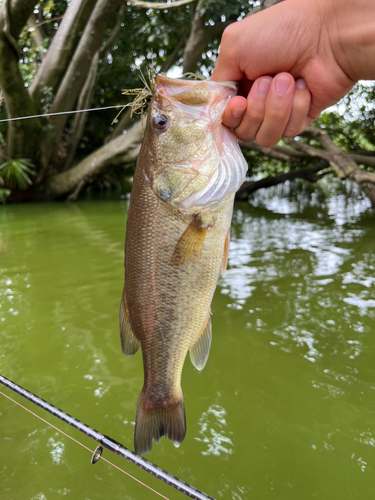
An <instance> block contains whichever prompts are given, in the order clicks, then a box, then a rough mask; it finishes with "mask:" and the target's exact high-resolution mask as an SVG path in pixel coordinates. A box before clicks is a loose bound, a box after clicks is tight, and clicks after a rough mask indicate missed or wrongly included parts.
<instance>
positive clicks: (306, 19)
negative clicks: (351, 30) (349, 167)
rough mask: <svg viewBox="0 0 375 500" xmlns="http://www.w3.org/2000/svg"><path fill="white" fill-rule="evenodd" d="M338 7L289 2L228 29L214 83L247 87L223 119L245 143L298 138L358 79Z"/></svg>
mask: <svg viewBox="0 0 375 500" xmlns="http://www.w3.org/2000/svg"><path fill="white" fill-rule="evenodd" d="M359 1H360V3H362V2H364V3H366V2H367V3H368V4H369V3H370V2H371V3H373V4H375V2H373V1H372V0H359ZM335 3H337V2H334V1H332V2H328V1H327V0H304V1H303V2H302V1H301V0H287V1H285V2H282V3H280V4H277V5H275V6H274V7H270V8H268V9H266V10H264V11H261V12H259V13H258V14H255V15H253V16H250V17H248V18H245V19H244V20H242V21H239V22H237V23H233V24H232V25H230V26H229V27H228V28H227V29H226V30H225V31H224V34H223V38H222V42H221V48H220V53H219V57H218V60H217V63H216V66H215V69H214V71H213V73H212V77H211V79H212V80H216V81H226V80H235V81H239V82H240V84H241V90H242V96H241V95H238V96H236V97H234V98H232V99H231V100H230V101H229V102H228V104H227V107H226V111H225V113H224V115H223V123H224V124H225V125H226V126H228V127H230V128H233V129H234V131H235V133H236V135H237V137H238V138H239V139H241V140H243V141H246V142H251V141H253V140H255V139H256V140H257V142H258V143H259V144H260V145H262V146H273V145H274V144H276V143H277V142H278V141H279V140H280V138H281V137H282V136H286V137H289V136H293V135H297V134H298V133H300V132H302V130H303V129H304V128H305V127H306V126H307V125H308V124H309V123H310V122H311V121H313V120H315V119H316V118H318V117H319V115H320V113H321V112H322V111H323V110H324V109H326V108H327V107H329V106H331V105H333V104H335V103H337V102H338V101H339V100H340V99H341V98H342V97H343V96H344V95H345V94H346V93H347V92H348V91H349V90H350V89H351V87H352V86H353V85H354V83H355V82H356V81H357V79H358V78H359V73H360V71H361V69H358V68H356V69H354V70H353V64H351V65H350V64H349V65H348V64H347V62H346V61H345V59H344V58H343V56H342V54H341V53H340V44H341V43H342V41H343V36H342V35H341V34H340V30H339V29H338V28H337V26H336V24H337V20H338V17H337V12H336V11H335V10H334V9H333V8H331V6H330V4H335ZM345 3H346V4H349V3H350V2H349V1H348V0H344V1H343V2H340V6H339V7H340V8H341V9H342V10H343V11H345V9H344V7H343V4H345ZM327 4H328V7H326V6H327ZM359 8H360V7H359ZM340 12H341V11H340ZM348 12H350V10H349V11H348ZM344 13H345V12H344ZM340 15H343V14H342V13H341V14H340ZM358 24H360V23H359V21H358ZM362 26H363V24H362ZM340 28H341V29H342V25H340ZM362 29H363V28H362ZM268 75H276V76H274V77H272V76H268ZM294 79H295V80H294ZM267 87H268V88H267Z"/></svg>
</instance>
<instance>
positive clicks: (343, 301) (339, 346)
mask: <svg viewBox="0 0 375 500" xmlns="http://www.w3.org/2000/svg"><path fill="white" fill-rule="evenodd" d="M127 205H128V204H127V201H126V200H115V201H103V200H102V201H82V202H79V203H76V204H40V205H37V204H36V205H22V206H21V205H19V206H4V207H0V373H1V374H2V375H4V376H5V377H7V378H10V379H12V380H14V381H15V382H17V383H19V384H21V385H23V386H24V387H26V388H27V389H29V390H31V391H32V392H34V393H36V394H38V395H39V396H41V397H42V398H44V399H46V400H48V401H49V402H51V403H52V404H54V405H56V406H58V407H60V408H62V409H63V410H65V411H66V412H68V413H70V414H72V415H74V416H75V417H77V418H79V419H80V420H83V421H84V422H86V423H87V424H89V425H91V426H92V427H94V428H96V429H98V430H99V431H101V432H103V433H104V434H107V435H109V436H111V437H113V438H114V439H116V440H118V441H120V442H122V443H123V444H124V445H125V446H127V447H129V448H132V441H133V430H134V417H135V408H136V402H137V398H138V394H139V392H140V389H141V386H142V361H141V356H140V354H139V353H138V354H137V355H136V356H134V357H132V358H126V357H124V356H123V355H122V353H121V348H120V343H119V334H118V306H119V302H120V296H121V291H122V285H123V242H124V237H125V221H126V214H127ZM374 224H375V219H374V215H373V214H372V213H371V211H370V209H369V204H368V203H367V201H366V200H360V201H358V200H357V197H356V196H354V195H353V196H348V195H347V194H336V195H328V196H323V194H322V192H321V191H316V192H314V193H313V194H312V195H309V196H306V194H305V193H303V192H301V191H298V192H296V193H293V192H292V191H291V190H289V191H288V192H286V191H285V190H282V189H275V190H272V191H267V194H266V195H264V194H262V193H259V194H257V195H256V196H255V197H254V198H253V199H252V201H251V203H250V204H249V203H240V204H236V205H235V210H234V218H233V226H232V235H231V248H230V256H229V267H228V271H227V274H226V276H225V278H224V279H223V278H220V281H219V286H218V288H217V291H216V294H215V297H214V301H213V306H212V311H213V317H212V323H213V344H212V348H211V353H210V357H209V360H208V363H207V366H206V368H205V369H204V370H203V371H202V372H201V373H198V372H197V371H196V370H195V369H194V368H193V366H192V365H191V363H190V361H189V359H187V361H186V363H185V367H184V372H183V379H182V387H183V392H184V398H185V407H186V413H187V435H186V439H185V441H184V442H183V444H182V445H181V447H180V448H179V449H175V448H174V446H173V444H172V443H170V442H169V441H168V440H165V439H163V440H162V441H161V443H160V444H159V445H158V446H156V445H154V447H153V450H152V452H151V453H150V454H149V455H148V456H147V458H149V459H150V460H151V461H153V462H155V463H157V464H158V465H160V466H161V467H163V468H165V469H167V470H168V471H170V472H171V473H172V474H175V475H177V476H179V477H181V478H182V479H184V480H185V481H187V482H190V483H192V484H193V485H195V486H196V487H198V488H200V489H202V490H204V491H205V492H207V493H208V494H210V495H212V496H214V497H216V498H218V499H220V498H223V499H224V498H227V499H233V500H240V499H242V500H245V499H249V500H250V499H251V500H252V499H257V500H269V499H270V500H272V499H275V500H284V499H285V500H294V499H295V500H301V499H304V500H310V499H315V498H317V499H319V500H331V499H332V498H339V499H340V500H352V499H356V498H358V499H361V500H363V499H366V498H371V497H372V496H373V492H374V488H375V328H374V327H375V252H374V248H375V230H374ZM0 389H1V388H0ZM1 390H2V391H3V392H6V393H7V394H9V395H11V396H12V397H14V398H15V399H17V400H18V401H20V402H22V403H23V404H25V405H26V406H28V407H29V408H31V409H32V410H33V411H36V413H38V414H39V415H41V416H42V417H44V418H46V419H47V420H48V421H50V422H52V423H53V424H55V425H57V426H58V427H60V428H61V429H63V430H64V431H65V432H67V433H69V434H70V435H72V436H74V437H75V438H77V439H79V440H80V441H82V442H83V443H84V444H86V445H87V446H89V447H90V448H91V449H93V448H95V443H93V442H92V441H91V440H89V439H88V438H85V436H82V435H81V434H79V433H78V432H76V431H74V430H73V429H71V428H70V427H68V426H66V425H65V424H63V423H61V422H60V421H58V420H57V419H54V418H53V417H51V416H49V415H48V414H45V413H44V412H43V411H42V410H39V409H35V408H33V407H32V406H31V404H29V403H27V402H24V401H22V400H21V398H19V397H17V396H13V395H12V394H11V393H10V391H9V390H6V389H5V388H4V389H1ZM0 446H1V454H0V488H1V493H0V496H1V499H2V500H3V499H4V500H21V499H22V500H25V499H30V500H55V499H59V498H61V499H63V498H64V499H65V498H66V499H72V500H73V499H74V500H76V499H80V500H81V499H82V500H99V499H111V500H116V499H121V500H122V499H134V500H135V499H153V498H157V497H156V495H155V494H154V493H152V492H149V491H147V490H146V489H144V488H143V487H142V486H141V485H139V484H137V483H135V482H134V481H132V480H131V479H129V478H127V477H126V476H124V475H123V474H121V473H120V472H118V471H116V470H115V469H113V468H111V467H110V466H108V465H107V464H105V463H104V462H99V463H98V464H96V465H95V466H92V465H91V464H90V454H89V453H88V452H87V451H86V450H84V449H82V448H80V447H79V446H78V445H76V444H75V443H73V442H71V441H69V440H68V439H67V438H65V437H64V436H62V435H60V434H59V433H57V432H56V431H55V430H54V429H52V428H50V427H48V426H47V425H45V424H44V423H42V422H40V421H38V420H37V419H36V418H35V417H33V416H32V415H30V414H28V413H26V412H25V411H24V410H22V409H21V408H19V407H17V406H15V405H14V404H13V403H11V402H9V401H8V400H6V399H5V398H3V397H2V396H0ZM105 456H106V458H108V459H110V460H112V461H113V462H114V463H116V464H117V465H119V466H121V467H122V468H124V469H126V470H127V471H128V472H129V473H131V474H132V475H135V476H136V477H138V478H140V479H141V480H142V481H145V482H147V484H149V485H150V486H152V487H155V488H157V489H158V491H160V492H162V493H163V494H164V495H166V496H167V497H168V498H170V499H182V498H183V495H182V494H180V493H177V492H175V491H173V490H172V489H170V488H169V487H167V486H165V485H163V484H159V482H158V481H157V480H155V479H154V478H150V477H149V476H148V475H147V474H146V473H143V472H142V471H139V470H137V469H136V468H135V467H133V466H132V465H130V464H128V463H127V462H125V461H123V460H122V459H120V458H119V457H115V456H112V455H110V453H109V452H106V451H105Z"/></svg>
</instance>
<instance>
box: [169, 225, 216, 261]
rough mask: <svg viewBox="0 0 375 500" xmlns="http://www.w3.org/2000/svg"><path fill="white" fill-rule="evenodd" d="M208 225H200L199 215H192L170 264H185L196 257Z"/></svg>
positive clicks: (202, 244)
mask: <svg viewBox="0 0 375 500" xmlns="http://www.w3.org/2000/svg"><path fill="white" fill-rule="evenodd" d="M207 230H208V227H202V222H201V220H200V218H199V217H194V219H193V220H192V222H191V223H190V224H189V226H188V227H187V229H186V230H185V231H184V233H183V235H182V236H181V238H180V240H179V242H178V243H177V245H176V248H175V250H174V252H173V255H172V259H171V260H172V264H173V265H181V264H187V263H188V262H189V261H191V260H194V259H196V258H198V257H199V256H200V255H201V253H202V251H203V247H204V242H205V239H206V235H207Z"/></svg>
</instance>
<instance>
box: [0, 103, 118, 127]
mask: <svg viewBox="0 0 375 500" xmlns="http://www.w3.org/2000/svg"><path fill="white" fill-rule="evenodd" d="M124 107H125V106H124V105H123V104H117V105H116V106H105V107H104V108H90V109H77V110H75V111H59V112H58V113H46V114H45V115H32V116H19V117H17V118H6V119H5V120H0V123H1V122H13V121H15V120H28V119H31V118H42V117H43V116H57V115H73V114H75V113H85V112H86V111H103V110H104V109H114V108H124Z"/></svg>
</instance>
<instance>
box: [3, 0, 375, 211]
mask: <svg viewBox="0 0 375 500" xmlns="http://www.w3.org/2000/svg"><path fill="white" fill-rule="evenodd" d="M278 1H281V0H262V1H261V2H259V1H255V0H246V1H245V0H244V1H241V0H215V2H214V1H213V0H174V1H173V0H172V1H168V2H154V1H143V0H128V1H127V2H125V1H124V0H70V2H67V0H39V1H36V0H3V1H2V3H1V2H0V3H1V6H0V88H1V96H2V99H1V98H0V119H14V118H17V117H23V116H34V115H41V114H46V113H51V114H52V113H61V114H57V115H53V116H49V117H39V118H30V119H27V120H13V121H8V122H1V123H0V134H1V136H0V140H1V146H0V148H1V149H0V154H1V157H0V158H1V161H0V163H2V164H1V165H0V199H1V196H2V197H3V198H5V197H7V196H9V198H8V199H9V200H13V201H18V200H24V199H40V198H58V199H65V198H67V197H68V198H70V199H76V198H77V196H78V195H79V193H80V192H81V191H82V190H83V189H84V188H85V187H86V186H87V184H89V183H94V184H95V183H96V184H98V183H100V182H101V180H102V179H103V178H104V176H106V178H108V176H109V180H110V181H111V182H113V181H114V180H121V178H123V177H124V175H126V171H127V170H128V175H129V174H130V173H131V168H133V167H134V162H135V160H136V158H137V155H138V152H139V147H140V143H141V141H142V127H141V125H140V124H139V123H137V122H136V121H135V120H134V119H130V112H129V111H124V112H123V113H122V114H121V115H120V117H119V119H118V120H117V121H116V124H115V126H113V127H112V126H111V120H112V119H113V116H114V111H113V110H110V111H100V112H99V111H97V112H94V113H90V115H89V114H88V113H87V112H84V113H77V114H75V115H71V114H63V113H65V112H69V111H79V110H84V109H87V108H90V107H92V108H97V107H102V106H111V105H117V104H118V103H119V102H126V100H129V98H125V99H124V98H121V89H123V88H135V87H139V81H138V78H139V77H138V70H137V66H139V64H140V63H143V65H144V67H145V68H149V69H151V65H153V66H154V68H155V69H156V71H162V72H165V71H167V70H168V69H169V68H171V67H172V66H174V65H176V64H177V65H179V66H181V67H182V71H183V72H197V73H201V74H203V75H204V76H208V75H209V73H210V71H211V70H212V68H213V65H214V62H215V59H216V56H217V51H218V47H219V43H220V38H221V35H222V32H223V30H224V29H225V27H226V26H228V25H229V24H230V23H232V22H235V21H236V20H238V19H241V18H243V17H245V16H247V15H252V14H253V13H255V12H257V11H259V10H261V9H264V8H267V7H269V6H270V5H273V4H275V3H278ZM361 92H362V95H365V94H366V92H367V97H369V96H370V94H371V91H370V90H368V89H367V90H366V89H361V88H360V90H357V94H355V93H352V95H351V96H349V98H348V104H350V103H351V102H354V100H355V98H356V95H357V97H358V95H360V94H361ZM372 97H374V96H372ZM1 100H3V105H2V107H1ZM373 115H374V112H373V110H371V109H370V110H368V109H365V108H363V109H361V110H359V117H358V116H357V117H356V118H353V119H352V120H349V121H348V120H344V119H343V118H342V117H337V116H335V115H333V114H332V113H331V114H327V115H325V116H324V117H323V118H321V119H320V120H319V121H318V122H316V124H314V125H315V126H314V127H309V129H308V130H306V132H305V133H304V134H302V135H301V136H300V137H298V138H297V139H288V140H284V141H282V142H281V143H280V144H279V145H277V146H275V147H273V148H262V147H260V146H259V145H257V144H256V143H251V144H241V146H242V148H243V151H244V153H245V156H246V157H247V159H248V161H249V172H250V174H253V175H257V176H258V177H259V176H261V177H262V178H261V179H259V180H257V181H249V182H246V183H245V184H244V185H243V186H242V188H241V189H240V191H239V193H238V197H239V198H241V199H244V198H247V197H248V195H249V193H251V192H252V191H254V190H256V189H259V188H261V187H266V186H268V185H274V184H276V183H279V182H284V181H285V180H287V179H293V178H303V179H306V180H309V181H312V182H314V181H316V180H318V179H319V178H321V177H322V176H324V175H329V174H335V175H337V176H338V177H339V178H347V177H349V178H350V179H352V180H353V181H354V182H356V183H357V184H358V185H359V186H360V188H361V189H362V190H363V191H364V193H365V194H366V195H367V196H368V197H369V199H370V200H371V203H372V205H373V207H374V208H375V154H374V147H375V137H374V134H373V118H374V116H373ZM360 165H361V167H362V168H360ZM266 173H268V174H272V175H265V174H266Z"/></svg>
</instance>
